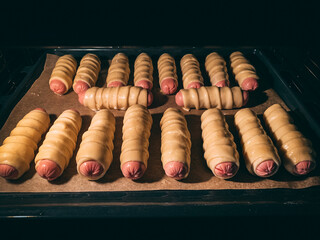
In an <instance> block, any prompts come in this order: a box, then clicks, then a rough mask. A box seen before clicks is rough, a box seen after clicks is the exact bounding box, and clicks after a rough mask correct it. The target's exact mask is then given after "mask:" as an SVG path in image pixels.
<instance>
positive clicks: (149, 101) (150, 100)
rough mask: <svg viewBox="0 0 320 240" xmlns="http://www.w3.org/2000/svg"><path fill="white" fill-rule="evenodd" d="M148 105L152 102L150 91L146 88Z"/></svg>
mask: <svg viewBox="0 0 320 240" xmlns="http://www.w3.org/2000/svg"><path fill="white" fill-rule="evenodd" d="M147 101H148V107H149V106H150V105H151V104H152V102H153V94H152V92H151V91H149V90H148V100H147Z"/></svg>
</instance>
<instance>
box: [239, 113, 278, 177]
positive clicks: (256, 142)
mask: <svg viewBox="0 0 320 240" xmlns="http://www.w3.org/2000/svg"><path fill="white" fill-rule="evenodd" d="M234 122H235V125H236V128H237V130H238V132H239V136H240V138H241V144H242V150H243V156H244V160H245V163H246V167H247V169H248V171H249V172H250V173H251V174H253V175H257V176H260V177H270V176H272V175H274V174H275V173H276V172H277V171H278V169H279V167H280V164H281V160H280V158H279V155H278V151H277V149H276V148H275V146H274V145H273V143H272V141H271V139H270V138H269V137H268V136H267V134H266V132H265V131H264V129H263V127H262V126H261V123H260V120H259V119H258V118H257V115H256V114H255V113H254V112H253V111H252V110H251V109H249V108H245V109H241V110H239V111H238V112H237V113H236V114H235V116H234Z"/></svg>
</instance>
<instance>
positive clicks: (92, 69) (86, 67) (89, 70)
mask: <svg viewBox="0 0 320 240" xmlns="http://www.w3.org/2000/svg"><path fill="white" fill-rule="evenodd" d="M100 69H101V61H100V59H99V57H98V56H97V55H95V54H92V53H87V54H86V55H84V56H83V57H82V59H81V61H80V65H79V68H78V70H77V73H76V76H75V78H74V82H73V86H75V84H76V83H77V82H78V81H82V82H85V83H87V85H88V86H89V88H91V87H93V86H95V84H96V82H97V80H98V77H99V72H100Z"/></svg>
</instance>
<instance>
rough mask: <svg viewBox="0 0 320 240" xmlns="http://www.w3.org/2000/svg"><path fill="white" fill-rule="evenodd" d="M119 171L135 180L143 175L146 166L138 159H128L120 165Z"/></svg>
mask: <svg viewBox="0 0 320 240" xmlns="http://www.w3.org/2000/svg"><path fill="white" fill-rule="evenodd" d="M121 171H122V174H123V176H124V177H126V178H129V179H131V180H137V179H139V178H141V177H142V176H143V174H144V172H145V171H146V166H145V165H144V164H143V163H141V162H138V161H130V162H126V163H124V164H123V165H122V166H121Z"/></svg>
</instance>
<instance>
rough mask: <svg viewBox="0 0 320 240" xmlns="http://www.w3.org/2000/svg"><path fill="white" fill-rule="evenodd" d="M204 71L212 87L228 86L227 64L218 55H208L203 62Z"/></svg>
mask: <svg viewBox="0 0 320 240" xmlns="http://www.w3.org/2000/svg"><path fill="white" fill-rule="evenodd" d="M205 67H206V71H207V73H208V75H209V77H210V82H211V84H212V86H217V87H226V86H229V75H228V70H227V63H226V61H225V60H224V59H223V57H221V56H220V55H219V54H218V53H216V52H213V53H210V54H209V55H208V56H207V57H206V60H205Z"/></svg>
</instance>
